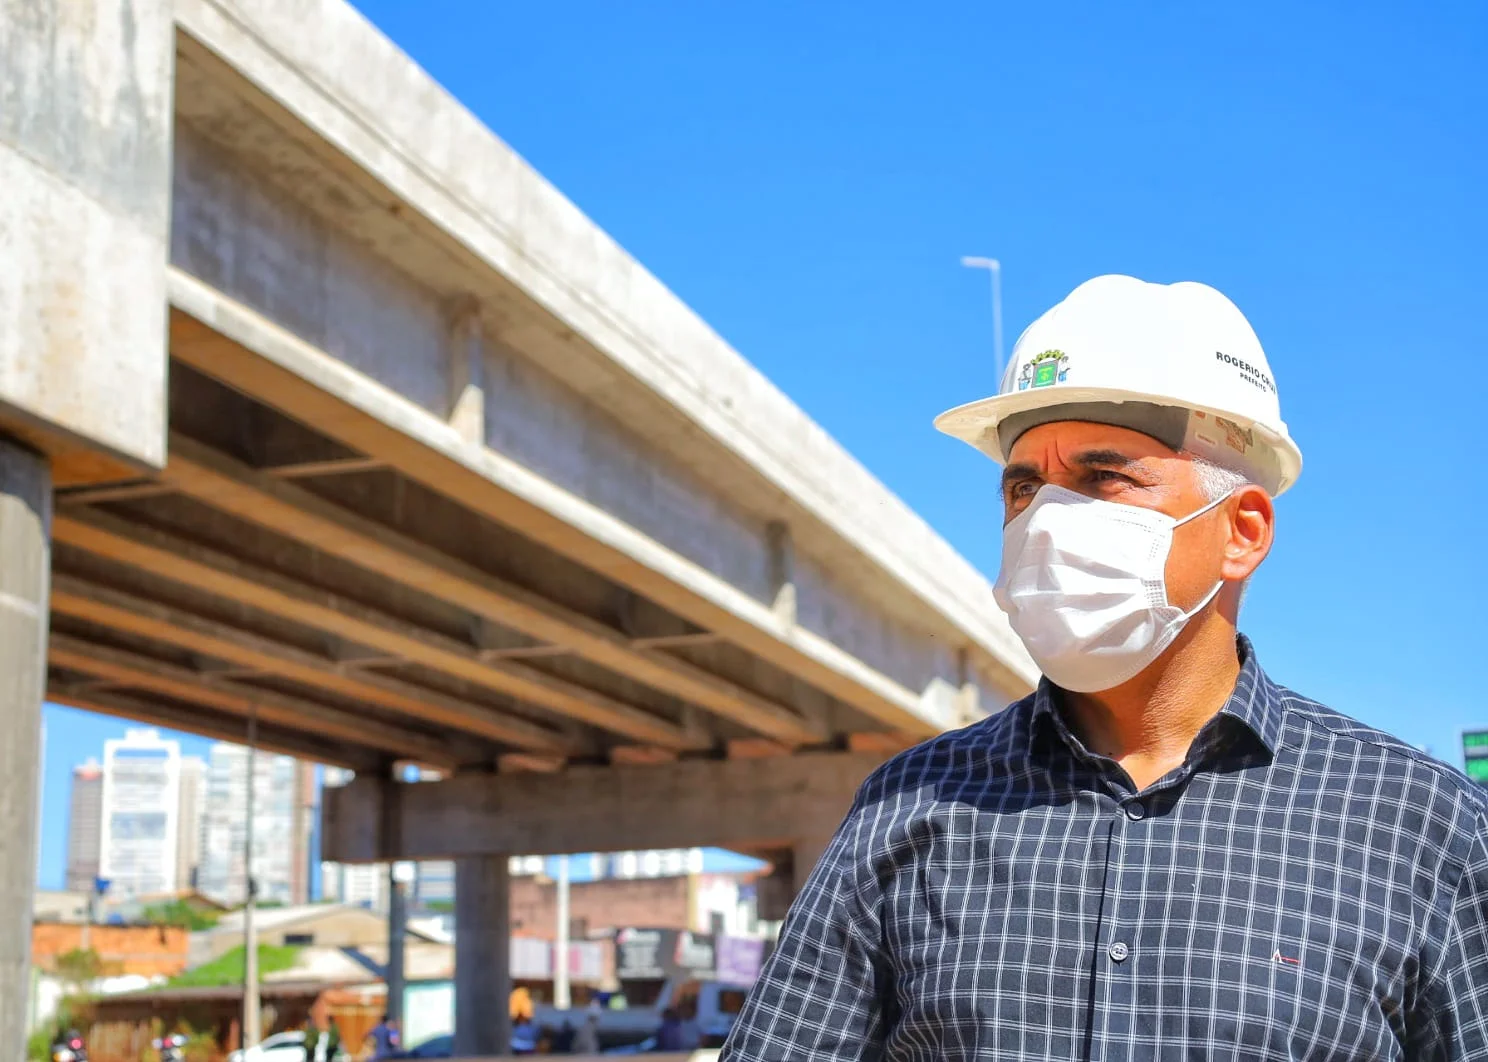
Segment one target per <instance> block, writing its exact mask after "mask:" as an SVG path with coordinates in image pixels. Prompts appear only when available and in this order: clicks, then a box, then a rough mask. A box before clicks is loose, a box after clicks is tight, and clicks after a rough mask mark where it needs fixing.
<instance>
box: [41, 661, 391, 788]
mask: <svg viewBox="0 0 1488 1062" xmlns="http://www.w3.org/2000/svg"><path fill="white" fill-rule="evenodd" d="M46 699H47V700H48V701H50V702H51V703H53V704H65V705H67V706H68V707H70V708H80V709H82V710H83V711H85V712H97V713H98V714H99V715H112V716H115V717H117V718H120V719H130V720H133V721H135V722H139V723H151V724H153V725H155V726H163V727H166V728H167V729H170V730H180V731H182V732H184V733H187V734H199V735H200V736H202V737H207V738H213V739H215V740H217V741H230V742H233V743H234V744H237V745H242V744H244V743H246V742H247V740H248V723H247V720H245V719H242V718H240V717H237V716H225V715H221V714H219V713H217V712H212V711H208V710H205V709H186V708H181V707H177V706H176V705H173V704H163V703H161V702H160V701H156V700H147V699H144V698H135V697H125V696H120V695H119V694H115V693H100V692H97V691H95V690H91V689H87V688H77V687H74V686H70V685H59V684H57V683H52V684H51V685H49V686H48V687H47V696H46ZM257 736H258V747H259V748H261V749H264V750H265V751H268V752H275V753H280V754H282V755H285V756H293V757H295V758H296V759H301V760H310V761H312V762H314V763H325V764H330V765H331V766H334V767H350V768H351V769H352V770H354V771H368V772H374V773H377V772H376V768H377V766H378V765H379V763H380V762H381V759H380V757H378V756H377V755H376V754H374V753H372V752H370V751H368V750H366V749H360V748H357V747H345V746H341V745H335V744H332V743H330V742H326V741H321V740H318V739H317V738H315V737H314V736H312V735H308V734H306V733H305V732H303V731H301V730H298V729H295V730H285V729H284V728H282V727H277V726H273V725H268V726H264V725H262V724H261V725H260V726H259V728H258V735H257Z"/></svg>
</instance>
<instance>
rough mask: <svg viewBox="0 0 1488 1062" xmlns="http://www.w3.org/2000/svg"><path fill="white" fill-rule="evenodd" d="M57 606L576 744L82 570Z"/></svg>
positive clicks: (470, 730)
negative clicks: (352, 669) (351, 670)
mask: <svg viewBox="0 0 1488 1062" xmlns="http://www.w3.org/2000/svg"><path fill="white" fill-rule="evenodd" d="M52 610H53V611H54V612H59V613H62V614H64V615H69V616H75V617H77V618H78V619H82V620H86V621H88V622H90V623H95V624H98V625H99V626H103V627H109V628H113V629H115V630H120V631H126V632H128V633H130V634H135V635H138V636H140V637H143V638H148V639H150V640H152V641H156V642H161V643H162V644H165V645H174V646H177V647H179V648H182V649H187V650H190V651H191V652H195V653H201V654H203V655H205V656H208V657H211V658H213V659H216V660H224V661H227V662H229V663H233V664H238V665H241V666H243V667H245V668H248V669H249V670H251V671H253V672H257V673H261V674H266V675H276V676H278V677H280V678H285V679H289V680H290V681H292V682H297V683H300V684H301V685H305V686H309V687H311V688H313V689H323V690H326V691H328V692H330V693H335V694H340V695H342V696H345V697H349V698H351V699H353V700H362V701H367V702H368V703H371V704H377V705H380V706H382V707H384V708H388V709H391V710H393V711H396V712H402V713H404V714H406V715H411V716H413V717H415V718H417V719H421V720H424V721H427V722H430V723H437V724H440V725H442V726H447V727H450V728H451V729H452V730H455V731H457V732H459V733H464V734H470V735H472V736H476V737H481V738H484V739H486V740H489V741H496V742H500V743H501V744H504V745H511V746H514V747H516V748H521V749H527V750H529V751H532V752H545V753H555V752H563V751H565V750H567V749H568V748H569V747H570V743H569V741H568V739H567V738H565V736H564V735H562V734H560V733H558V732H556V731H553V730H549V729H548V728H546V727H540V726H538V725H536V724H535V723H529V722H527V721H526V720H524V719H517V718H515V717H513V716H510V715H507V714H506V713H504V712H499V711H496V710H495V709H492V708H487V707H485V706H483V705H476V704H470V703H468V702H466V701H461V700H458V699H457V698H454V697H449V696H447V695H445V694H442V693H439V692H437V691H435V690H430V689H427V688H425V687H423V686H415V685H413V684H412V683H408V682H403V681H401V680H399V679H394V678H390V677H388V676H386V675H376V674H371V673H369V672H365V671H364V672H358V673H356V674H348V673H347V672H346V671H345V670H344V669H342V668H340V667H338V666H337V665H336V664H335V663H334V662H333V661H330V660H327V659H325V658H323V657H319V656H316V655H314V654H313V653H307V652H305V651H304V650H303V649H298V648H296V647H294V646H291V645H286V644H284V643H282V642H277V641H274V640H273V639H270V638H264V637H262V636H261V635H257V634H252V633H250V632H248V631H244V630H239V629H238V628H236V627H233V626H231V625H229V624H226V623H221V622H218V621H217V620H211V619H207V618H205V617H203V616H197V615H194V614H193V613H190V612H187V611H185V610H183V609H179V608H174V607H171V606H169V605H163V604H160V603H158V602H155V601H148V600H146V599H144V598H141V597H136V596H135V595H133V594H128V593H125V592H123V591H120V590H114V589H112V588H111V587H104V586H99V585H98V584H96V583H92V582H89V581H88V580H85V579H79V578H77V577H75V576H69V575H57V576H55V577H54V578H53V580H52Z"/></svg>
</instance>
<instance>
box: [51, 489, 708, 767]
mask: <svg viewBox="0 0 1488 1062" xmlns="http://www.w3.org/2000/svg"><path fill="white" fill-rule="evenodd" d="M53 534H54V535H55V537H56V539H57V541H59V542H65V543H67V544H68V545H69V546H74V547H76V548H78V549H82V550H86V551H88V552H89V553H94V554H97V555H98V556H102V557H107V558H109V559H110V560H113V561H117V562H119V563H122V564H127V565H129V566H131V567H134V568H139V569H141V570H143V571H147V572H150V573H152V574H154V575H157V576H159V577H161V578H163V579H169V580H171V581H173V582H178V583H182V584H184V585H187V586H192V587H195V588H196V589H198V590H203V591H206V592H207V593H211V594H216V595H217V596H219V597H224V598H227V599H228V600H230V601H238V602H241V603H243V604H246V605H250V606H252V607H254V608H257V609H260V610H261V611H264V612H267V613H270V614H271V615H276V616H282V617H283V618H285V619H288V620H291V621H293V622H295V623H299V624H302V625H304V626H307V627H312V628H315V629H318V630H323V631H326V632H328V633H330V634H334V635H336V636H338V637H341V638H345V639H347V640H348V641H351V642H355V643H357V644H358V645H365V646H369V647H371V648H373V649H379V650H381V651H383V652H386V653H390V654H392V655H393V656H395V657H399V658H401V659H404V660H408V661H410V662H412V663H417V664H422V665H423V666H425V667H430V668H433V669H434V670H436V671H442V672H444V673H446V674H449V675H453V676H456V677H458V678H461V679H464V680H465V681H467V682H473V683H475V684H477V685H480V686H485V687H487V688H489V689H493V690H496V691H497V692H499V693H504V694H506V695H508V696H511V697H516V698H518V699H520V700H524V701H527V702H529V703H531V704H535V705H540V706H541V707H543V708H547V709H549V710H550V711H554V712H558V713H560V714H562V715H566V716H569V717H571V718H574V719H577V720H579V721H581V722H584V723H588V724H590V725H591V726H597V727H600V728H602V729H605V730H611V731H613V732H615V733H617V734H624V735H625V736H627V737H631V738H635V739H637V740H640V741H646V742H650V743H654V744H658V745H663V746H667V747H673V748H686V747H688V746H689V745H691V744H692V740H691V738H690V735H688V734H687V733H686V732H685V731H684V730H683V728H682V727H681V726H679V725H677V724H676V723H672V722H669V721H667V720H665V719H662V718H660V717H658V716H655V715H652V714H651V713H649V712H647V711H644V710H643V709H640V708H637V707H635V706H634V705H630V704H625V703H623V702H621V701H618V700H616V699H614V698H613V697H608V696H606V695H604V694H602V693H598V692H596V691H594V690H590V689H586V688H584V687H582V686H576V685H574V684H573V683H570V682H566V681H564V680H563V679H560V678H555V677H554V676H552V675H549V674H547V673H546V672H542V671H539V670H537V669H536V668H532V667H528V666H526V665H524V664H519V663H517V662H515V661H496V660H482V659H481V656H480V651H479V650H478V649H476V648H475V646H473V645H467V644H465V643H462V642H458V641H456V640H455V639H453V638H449V637H446V636H445V635H442V634H439V633H437V632H435V631H431V630H428V629H426V628H423V627H419V626H417V625H415V624H412V623H409V622H407V621H405V620H402V619H399V618H397V617H394V616H389V615H387V614H385V613H382V612H379V611H377V610H376V609H373V608H369V607H367V606H365V605H362V604H360V603H358V602H354V601H351V600H348V599H347V598H344V597H341V596H339V595H337V594H333V593H330V592H328V591H325V590H321V589H320V588H318V587H314V586H310V585H308V584H305V583H302V582H300V581H299V580H296V579H292V578H290V577H289V576H285V575H281V574H279V573H278V572H275V571H270V570H269V569H266V568H260V567H258V566H256V565H252V564H249V563H247V562H246V561H241V560H238V559H237V558H236V557H231V556H228V555H227V554H224V553H220V552H218V551H217V550H213V549H210V548H208V547H206V546H202V545H199V544H197V543H195V542H191V541H188V540H186V539H182V538H178V537H177V536H175V535H171V534H168V533H166V532H164V531H158V530H156V529H154V528H149V527H144V526H142V525H138V524H134V523H131V522H129V521H126V520H121V519H119V518H117V517H114V516H110V515H107V514H105V513H98V512H83V511H69V512H68V513H67V514H65V516H59V517H58V519H57V521H56V527H55V530H54V532H53Z"/></svg>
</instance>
